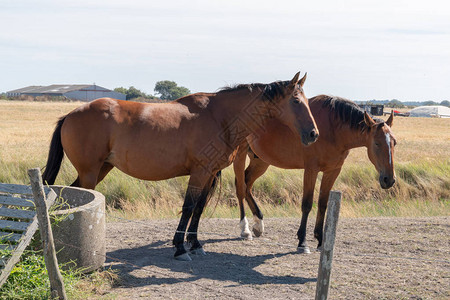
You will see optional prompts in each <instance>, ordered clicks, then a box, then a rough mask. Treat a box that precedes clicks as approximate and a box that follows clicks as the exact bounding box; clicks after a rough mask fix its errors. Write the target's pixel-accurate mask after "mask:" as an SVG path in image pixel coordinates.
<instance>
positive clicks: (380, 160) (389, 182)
mask: <svg viewBox="0 0 450 300" xmlns="http://www.w3.org/2000/svg"><path fill="white" fill-rule="evenodd" d="M393 119H394V112H393V111H392V112H391V115H390V117H389V118H388V120H387V121H386V122H382V121H381V122H377V121H374V120H373V119H372V118H371V117H370V116H369V115H368V114H367V112H364V122H365V123H366V125H367V126H368V128H369V130H368V140H367V154H368V156H369V159H370V161H371V162H372V163H373V164H374V166H375V168H376V169H377V171H378V174H379V175H380V176H379V179H378V180H379V182H380V185H381V187H382V188H383V189H388V188H390V187H392V186H393V185H394V183H395V177H396V176H395V170H394V147H395V145H396V144H397V141H396V140H395V137H394V135H393V134H392V131H391V127H392V121H393Z"/></svg>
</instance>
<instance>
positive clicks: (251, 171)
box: [245, 153, 270, 237]
mask: <svg viewBox="0 0 450 300" xmlns="http://www.w3.org/2000/svg"><path fill="white" fill-rule="evenodd" d="M249 156H250V164H249V165H248V167H247V169H246V170H245V186H246V191H245V199H246V200H247V203H248V206H249V207H250V209H251V211H252V213H253V220H254V221H255V224H254V225H253V233H254V234H255V236H257V237H259V236H261V235H262V234H263V232H264V222H263V214H262V212H261V210H260V209H259V207H258V204H256V201H255V199H254V197H253V194H252V187H253V184H254V183H255V181H256V179H258V178H259V177H261V176H262V175H263V174H264V173H265V172H266V171H267V168H269V166H270V165H269V164H268V163H266V162H264V161H263V160H262V159H260V158H258V157H257V156H255V155H254V154H253V153H252V154H250V155H249Z"/></svg>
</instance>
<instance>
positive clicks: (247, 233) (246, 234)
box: [239, 217, 253, 240]
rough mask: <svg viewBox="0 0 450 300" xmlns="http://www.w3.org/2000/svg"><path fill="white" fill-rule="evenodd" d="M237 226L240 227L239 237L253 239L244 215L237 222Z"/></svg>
mask: <svg viewBox="0 0 450 300" xmlns="http://www.w3.org/2000/svg"><path fill="white" fill-rule="evenodd" d="M239 227H241V237H242V238H244V239H246V240H253V236H252V233H251V232H250V228H248V221H247V218H246V217H244V218H243V219H242V220H241V222H240V223H239Z"/></svg>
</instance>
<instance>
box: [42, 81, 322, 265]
mask: <svg viewBox="0 0 450 300" xmlns="http://www.w3.org/2000/svg"><path fill="white" fill-rule="evenodd" d="M305 80H306V75H305V76H303V78H302V79H301V80H299V73H297V74H296V75H295V76H294V78H293V79H292V80H290V81H289V80H288V81H277V82H273V83H270V84H248V85H239V86H237V87H235V88H227V89H224V90H222V91H219V92H217V93H197V94H193V95H189V96H186V97H183V98H180V99H177V100H175V101H172V102H169V103H163V104H161V103H159V104H154V103H151V104H149V103H147V104H146V103H136V102H130V101H121V100H115V99H110V98H102V99H97V100H95V101H92V102H90V103H87V104H84V105H82V106H81V107H79V108H77V109H75V110H73V111H72V112H70V113H69V114H67V115H65V116H63V117H62V118H61V119H60V120H59V121H58V123H57V126H56V129H55V131H54V133H53V137H52V141H51V144H50V151H49V155H48V160H47V167H46V169H45V172H44V173H43V176H42V177H43V180H44V182H46V183H47V184H53V183H54V182H55V179H56V176H57V174H58V172H59V169H60V166H61V161H62V159H63V156H64V153H65V154H66V156H67V157H68V158H69V160H70V162H71V163H72V165H73V166H74V167H75V169H76V171H77V173H78V177H77V179H76V180H75V182H74V183H73V184H72V185H73V186H78V187H82V188H88V189H94V188H95V187H96V185H97V184H98V183H99V182H100V181H101V180H102V179H103V178H104V177H105V176H106V175H107V174H108V173H109V172H110V171H111V169H113V168H114V167H116V168H118V169H119V170H121V171H122V172H124V173H126V174H128V175H130V176H133V177H136V178H139V179H143V180H163V179H168V178H173V177H177V176H184V175H189V176H190V178H189V185H188V187H187V191H186V196H185V199H184V204H183V209H182V214H181V218H180V223H179V225H178V228H177V230H176V232H175V236H174V239H173V244H174V245H175V247H176V252H175V258H177V259H180V260H190V259H191V258H190V256H189V254H188V253H187V251H186V249H185V247H184V238H185V235H186V233H187V236H186V239H187V241H188V242H190V244H191V245H192V247H191V248H190V252H191V253H195V254H203V253H204V251H203V249H202V245H201V244H200V242H199V241H198V239H197V228H198V225H199V221H200V216H201V214H202V212H203V208H204V206H205V203H206V202H207V200H208V199H209V197H210V196H211V194H212V191H213V187H214V186H215V184H216V182H217V177H218V175H219V174H220V171H221V170H222V169H223V168H225V167H226V166H228V165H229V164H231V162H232V161H233V159H234V157H235V155H236V153H237V148H238V146H239V145H240V144H241V143H242V142H243V141H244V140H245V139H246V137H247V136H248V135H250V134H252V133H253V132H257V131H258V130H260V129H261V128H262V127H264V126H265V123H266V122H267V121H268V120H270V119H276V120H279V122H281V123H283V124H284V125H285V126H287V127H288V128H290V129H291V130H292V132H295V133H294V134H293V136H294V139H298V140H299V141H300V140H301V142H302V143H304V144H305V145H307V144H310V143H312V142H314V141H315V140H316V139H317V136H318V130H317V128H316V125H315V123H314V119H313V117H312V115H311V112H310V110H309V106H308V99H307V98H306V97H305V95H304V93H303V88H302V87H303V84H304V82H305ZM189 222H190V225H189V228H188V231H187V232H186V228H187V226H188V223H189Z"/></svg>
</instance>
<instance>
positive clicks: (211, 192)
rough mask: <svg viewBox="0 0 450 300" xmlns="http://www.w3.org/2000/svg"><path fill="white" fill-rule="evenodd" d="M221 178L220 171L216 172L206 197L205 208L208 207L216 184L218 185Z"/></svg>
mask: <svg viewBox="0 0 450 300" xmlns="http://www.w3.org/2000/svg"><path fill="white" fill-rule="evenodd" d="M221 177H222V171H219V172H217V173H216V175H215V176H214V179H213V182H212V184H211V188H210V189H209V191H208V194H207V195H206V204H205V207H206V206H207V205H208V202H209V200H210V199H211V197H212V195H214V192H215V191H216V188H217V184H218V183H219V181H221Z"/></svg>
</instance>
